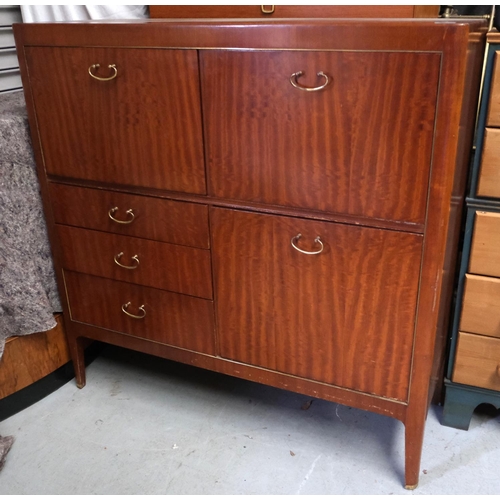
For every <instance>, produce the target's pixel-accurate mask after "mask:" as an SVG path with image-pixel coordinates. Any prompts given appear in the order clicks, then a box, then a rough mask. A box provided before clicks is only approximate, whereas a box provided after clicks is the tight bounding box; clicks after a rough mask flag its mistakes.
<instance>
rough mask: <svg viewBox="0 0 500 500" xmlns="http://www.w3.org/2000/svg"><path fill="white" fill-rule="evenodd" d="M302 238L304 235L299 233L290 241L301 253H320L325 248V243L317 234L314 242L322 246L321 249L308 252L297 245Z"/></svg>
mask: <svg viewBox="0 0 500 500" xmlns="http://www.w3.org/2000/svg"><path fill="white" fill-rule="evenodd" d="M300 238H302V235H301V234H300V233H299V234H298V235H297V236H294V237H293V238H292V240H291V241H290V243H291V244H292V247H293V248H295V250H297V251H299V252H300V253H305V254H306V255H318V254H320V253H321V252H322V251H323V250H324V249H325V246H324V245H323V242H322V241H321V238H320V237H319V236H317V237H316V239H315V240H314V243H317V244H318V245H319V246H320V249H319V250H316V251H314V252H308V251H306V250H302V249H301V248H299V247H298V246H297V245H296V243H297V242H298V241H299V240H300Z"/></svg>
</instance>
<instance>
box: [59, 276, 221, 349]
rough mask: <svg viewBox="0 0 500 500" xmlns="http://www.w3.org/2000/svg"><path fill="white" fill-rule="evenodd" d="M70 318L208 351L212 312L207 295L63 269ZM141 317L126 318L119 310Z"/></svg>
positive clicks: (161, 341)
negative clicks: (156, 287)
mask: <svg viewBox="0 0 500 500" xmlns="http://www.w3.org/2000/svg"><path fill="white" fill-rule="evenodd" d="M64 280H65V284H66V290H67V294H68V302H69V307H70V312H71V319H72V320H73V321H78V322H81V323H86V324H91V325H95V326H99V327H101V328H105V329H108V330H114V331H117V332H121V333H126V334H129V335H134V336H137V337H141V338H144V339H148V340H152V341H154V342H160V343H162V344H169V345H173V346H177V347H182V348H184V349H190V350H192V351H197V352H204V353H207V354H214V313H213V304H212V302H211V301H209V300H204V299H199V298H196V297H190V296H188V295H181V294H178V293H171V292H165V291H163V290H157V289H155V288H148V287H143V286H138V285H131V284H129V283H121V282H118V281H112V280H107V279H104V278H97V277H95V276H90V275H87V274H79V273H74V272H71V271H65V272H64ZM128 302H130V305H129V306H128V308H126V309H127V311H128V312H130V313H131V314H134V315H136V316H141V315H142V314H143V312H142V311H141V310H140V309H139V308H140V307H141V306H142V305H144V310H145V311H146V315H145V317H144V318H142V319H136V318H131V317H130V316H127V315H126V314H125V313H124V312H123V311H122V306H123V305H124V304H127V303H128Z"/></svg>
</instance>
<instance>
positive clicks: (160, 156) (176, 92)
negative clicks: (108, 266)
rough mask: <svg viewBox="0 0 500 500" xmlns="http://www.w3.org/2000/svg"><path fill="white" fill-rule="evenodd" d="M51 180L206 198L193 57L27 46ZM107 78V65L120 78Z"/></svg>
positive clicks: (181, 53) (150, 51)
mask: <svg viewBox="0 0 500 500" xmlns="http://www.w3.org/2000/svg"><path fill="white" fill-rule="evenodd" d="M26 58H27V64H28V71H29V76H30V82H31V87H32V92H33V97H34V101H35V109H36V114H37V120H38V126H39V133H40V139H41V143H42V150H43V155H44V163H45V169H46V171H47V172H48V173H49V174H55V175H60V176H67V177H72V178H80V179H91V180H95V181H103V182H115V183H118V184H124V185H138V186H148V187H157V188H162V189H168V190H172V191H183V192H188V193H205V169H204V165H203V151H202V141H201V117H200V97H199V78H198V59H197V54H196V51H195V50H183V51H178V50H160V49H148V50H141V49H123V48H74V49H72V48H60V47H27V48H26ZM95 63H99V64H100V65H101V68H99V70H98V71H99V73H98V76H100V77H108V76H109V75H110V70H108V69H107V66H108V65H109V64H116V67H117V71H118V76H117V77H116V78H115V79H114V80H111V81H98V80H95V79H94V78H92V77H91V76H90V75H89V73H88V69H89V67H90V66H91V65H92V64H95Z"/></svg>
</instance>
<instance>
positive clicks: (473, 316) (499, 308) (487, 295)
mask: <svg viewBox="0 0 500 500" xmlns="http://www.w3.org/2000/svg"><path fill="white" fill-rule="evenodd" d="M460 330H461V331H463V332H469V333H479V334H481V335H488V336H491V337H499V338H500V279H498V278H490V277H486V276H475V275H472V274H467V275H466V276H465V291H464V299H463V304H462V316H461V318H460Z"/></svg>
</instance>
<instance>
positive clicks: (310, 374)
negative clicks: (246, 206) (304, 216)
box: [211, 209, 422, 401]
mask: <svg viewBox="0 0 500 500" xmlns="http://www.w3.org/2000/svg"><path fill="white" fill-rule="evenodd" d="M211 226H212V230H213V255H214V273H215V277H216V278H215V279H216V281H215V283H216V285H215V286H216V297H217V303H218V307H217V313H218V327H219V335H218V339H219V342H220V345H221V351H220V353H221V356H222V357H225V358H229V359H235V360H237V361H242V362H244V363H249V364H254V365H257V366H263V367H266V368H271V369H276V370H278V371H280V372H284V373H290V374H293V375H297V376H300V377H304V378H308V379H312V380H318V381H320V382H326V383H329V384H333V385H338V386H342V387H347V388H349V389H355V390H358V391H362V392H367V393H370V394H376V395H379V396H385V397H390V398H393V399H399V400H402V401H405V400H406V399H407V391H408V383H409V372H410V362H411V353H412V345H413V335H414V324H415V300H416V296H417V290H418V275H419V267H418V265H415V263H418V262H419V260H420V256H421V249H422V238H421V237H420V236H418V235H410V234H405V233H402V234H400V233H396V232H389V231H380V230H374V229H365V228H358V227H353V226H348V225H337V224H330V223H322V222H313V221H309V220H301V219H292V218H284V217H275V216H266V215H256V214H252V213H246V212H236V211H228V210H217V209H214V210H213V211H211ZM298 233H300V234H302V238H300V240H299V241H298V242H297V246H299V248H300V247H301V246H302V247H303V249H304V250H306V251H315V250H318V244H315V243H314V239H315V238H316V237H317V236H320V237H321V241H322V242H323V244H324V250H323V252H322V253H321V254H319V255H306V254H303V253H301V252H299V251H297V250H296V249H294V248H293V247H292V245H291V239H292V238H293V237H294V236H296V235H297V234H298ZM241 283H246V286H245V287H241V286H240V284H241ZM383 308H389V309H390V310H391V315H390V316H386V315H380V314H378V312H379V311H380V310H381V309H383Z"/></svg>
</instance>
